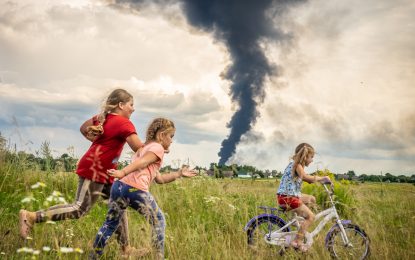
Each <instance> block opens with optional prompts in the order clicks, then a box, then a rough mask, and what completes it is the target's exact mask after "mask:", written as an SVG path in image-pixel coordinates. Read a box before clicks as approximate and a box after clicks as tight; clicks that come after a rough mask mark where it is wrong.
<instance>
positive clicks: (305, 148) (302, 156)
mask: <svg viewBox="0 0 415 260" xmlns="http://www.w3.org/2000/svg"><path fill="white" fill-rule="evenodd" d="M310 154H311V155H314V148H313V147H312V146H311V145H309V144H308V143H301V144H299V145H297V147H296V148H295V154H294V155H293V157H292V159H293V160H294V164H293V168H292V176H293V177H294V179H296V178H298V175H297V174H296V169H297V166H298V165H299V164H301V165H302V166H304V165H305V161H306V159H307V156H309V155H310Z"/></svg>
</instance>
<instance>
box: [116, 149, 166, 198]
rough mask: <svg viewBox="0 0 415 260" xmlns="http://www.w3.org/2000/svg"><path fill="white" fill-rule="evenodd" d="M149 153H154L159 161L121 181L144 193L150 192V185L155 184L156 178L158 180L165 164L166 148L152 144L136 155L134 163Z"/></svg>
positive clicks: (133, 158) (133, 159)
mask: <svg viewBox="0 0 415 260" xmlns="http://www.w3.org/2000/svg"><path fill="white" fill-rule="evenodd" d="M147 152H152V153H154V154H155V155H156V156H157V157H158V158H159V160H157V161H156V162H154V163H151V164H149V165H147V167H146V168H144V169H141V170H138V171H135V172H132V173H130V174H128V175H127V176H125V177H124V178H122V179H121V180H120V181H121V182H123V183H125V184H128V185H130V186H131V187H134V188H137V189H139V190H142V191H146V192H149V189H150V185H151V183H152V182H153V180H154V178H156V175H157V172H158V170H159V169H160V167H161V165H162V163H163V156H164V148H163V146H162V145H161V144H159V143H156V142H152V143H149V144H147V145H146V146H144V148H143V149H141V151H140V153H138V152H137V153H135V154H134V155H133V157H132V162H134V161H135V160H138V159H139V158H140V157H142V156H143V155H144V154H146V153H147Z"/></svg>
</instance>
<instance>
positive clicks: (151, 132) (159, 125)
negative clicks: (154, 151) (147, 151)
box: [146, 118, 176, 144]
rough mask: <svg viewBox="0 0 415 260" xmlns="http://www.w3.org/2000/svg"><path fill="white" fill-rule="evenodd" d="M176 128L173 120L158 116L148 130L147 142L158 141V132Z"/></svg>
mask: <svg viewBox="0 0 415 260" xmlns="http://www.w3.org/2000/svg"><path fill="white" fill-rule="evenodd" d="M174 129H176V128H175V126H174V123H173V121H171V120H169V119H166V118H156V119H153V121H152V122H151V123H150V125H149V126H148V128H147V132H146V144H148V143H150V142H152V141H157V133H159V132H166V131H171V130H174Z"/></svg>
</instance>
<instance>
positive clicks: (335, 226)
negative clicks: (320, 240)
mask: <svg viewBox="0 0 415 260" xmlns="http://www.w3.org/2000/svg"><path fill="white" fill-rule="evenodd" d="M341 222H342V224H343V225H347V224H351V223H352V221H351V220H348V219H342V220H341ZM338 227H339V224H337V223H336V224H334V225H333V226H332V227H331V228H330V230H329V232H327V235H326V239H325V245H326V247H328V244H329V239H330V237H331V233H333V231H334V230H335V229H336V228H338Z"/></svg>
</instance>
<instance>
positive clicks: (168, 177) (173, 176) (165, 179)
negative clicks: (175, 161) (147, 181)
mask: <svg viewBox="0 0 415 260" xmlns="http://www.w3.org/2000/svg"><path fill="white" fill-rule="evenodd" d="M182 176H183V177H189V178H190V177H194V176H196V172H195V170H190V169H189V166H183V167H182V168H181V169H180V170H178V171H177V172H170V173H169V174H163V175H161V174H160V173H158V174H157V176H156V178H155V181H156V183H159V184H165V183H169V182H172V181H175V180H177V179H178V178H180V177H182Z"/></svg>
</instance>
